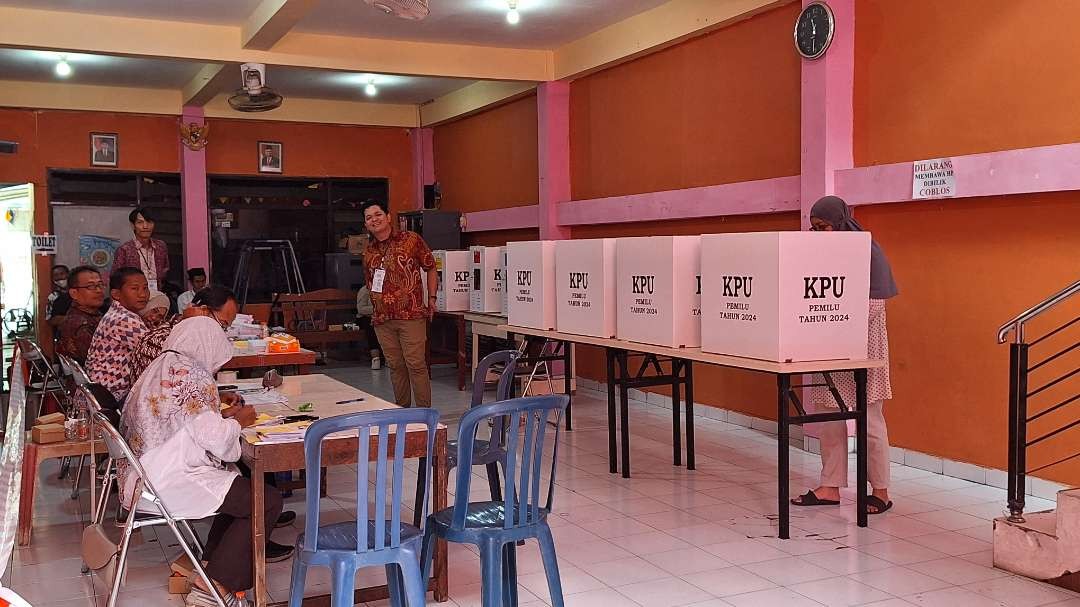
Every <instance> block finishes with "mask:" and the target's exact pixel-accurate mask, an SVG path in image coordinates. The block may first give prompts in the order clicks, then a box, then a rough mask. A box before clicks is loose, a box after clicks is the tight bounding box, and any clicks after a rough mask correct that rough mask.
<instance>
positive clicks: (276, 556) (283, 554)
mask: <svg viewBox="0 0 1080 607" xmlns="http://www.w3.org/2000/svg"><path fill="white" fill-rule="evenodd" d="M292 554H293V547H292V546H286V545H284V544H279V543H277V542H271V541H267V542H266V562H267V563H280V562H281V561H286V560H288V559H289V558H290V557H291V556H292Z"/></svg>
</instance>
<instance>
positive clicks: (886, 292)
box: [810, 196, 900, 299]
mask: <svg viewBox="0 0 1080 607" xmlns="http://www.w3.org/2000/svg"><path fill="white" fill-rule="evenodd" d="M810 216H811V217H817V218H818V219H820V220H822V221H824V222H825V223H827V224H829V225H831V226H832V228H833V229H834V230H836V231H837V232H862V231H864V230H863V227H862V226H861V225H859V222H857V221H855V218H854V217H852V216H851V207H849V206H848V205H847V203H846V202H844V201H843V199H841V198H838V197H836V196H826V197H824V198H822V199H821V200H818V201H817V202H815V203H814V207H813V208H812V209H810ZM899 292H900V291H899V290H897V288H896V281H894V280H893V275H892V266H890V265H889V260H888V259H887V258H886V257H885V251H883V250H882V249H881V246H880V245H878V243H877V242H875V241H873V240H871V241H870V299H889V298H890V297H896V295H897V294H898V293H899Z"/></svg>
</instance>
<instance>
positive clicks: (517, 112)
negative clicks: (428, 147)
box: [434, 95, 539, 212]
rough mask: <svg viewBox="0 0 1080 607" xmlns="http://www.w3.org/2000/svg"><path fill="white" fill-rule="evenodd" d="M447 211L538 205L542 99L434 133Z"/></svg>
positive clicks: (502, 108) (520, 102) (524, 101)
mask: <svg viewBox="0 0 1080 607" xmlns="http://www.w3.org/2000/svg"><path fill="white" fill-rule="evenodd" d="M434 147H435V178H436V179H437V180H438V181H439V184H440V186H441V187H442V207H443V208H445V209H453V210H455V211H466V212H467V211H486V210H489V209H501V208H506V207H514V206H525V205H531V204H536V203H537V201H538V200H539V192H538V190H537V188H538V186H537V183H538V180H539V177H538V175H539V173H538V165H537V139H536V95H529V96H527V97H523V98H521V99H518V100H515V101H511V102H509V103H506V104H503V105H500V106H498V107H495V108H492V109H490V110H486V111H484V112H481V113H479V114H476V115H474V116H469V117H466V118H462V119H460V120H455V121H453V122H449V123H447V124H443V125H439V126H436V127H435V129H434Z"/></svg>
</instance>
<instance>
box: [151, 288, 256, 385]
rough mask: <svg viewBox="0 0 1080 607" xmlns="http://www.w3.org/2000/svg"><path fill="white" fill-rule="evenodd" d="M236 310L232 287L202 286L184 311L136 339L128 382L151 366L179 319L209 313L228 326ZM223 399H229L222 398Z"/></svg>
mask: <svg viewBox="0 0 1080 607" xmlns="http://www.w3.org/2000/svg"><path fill="white" fill-rule="evenodd" d="M238 310H239V307H238V306H237V304H236V296H235V295H234V294H233V292H232V290H231V289H228V288H227V287H223V286H221V285H210V286H209V287H205V288H203V289H201V290H200V291H199V292H198V293H196V294H195V296H194V297H193V298H192V300H191V303H190V304H189V305H188V307H187V308H185V309H184V311H183V313H181V314H177V315H175V316H173V317H172V318H171V319H169V320H167V321H165V322H164V323H162V324H160V325H157V326H156V327H153V328H151V329H150V330H148V331H147V332H146V333H144V334H143V336H142V337H141V338H140V339H139V343H138V345H136V346H135V350H134V351H133V352H132V353H131V359H130V365H131V371H130V373H131V376H130V379H129V381H130V384H131V385H134V384H135V382H136V381H137V380H138V379H139V376H140V375H142V373H143V371H145V370H146V368H147V367H149V366H150V363H152V362H154V359H155V358H157V357H158V356H160V355H161V350H162V348H163V346H164V345H165V340H166V339H168V338H169V334H171V333H172V330H173V327H175V326H176V325H177V324H179V323H180V321H182V320H184V319H185V318H192V317H194V316H209V317H210V318H213V319H214V320H215V321H217V323H218V324H219V325H221V328H222V329H228V328H229V325H231V324H232V322H233V320H234V319H236V313H237V311H238ZM228 394H229V393H225V395H228ZM225 395H223V396H225ZM233 396H235V394H234V395H233ZM223 400H224V402H229V401H228V400H226V399H224V398H223ZM229 404H231V402H229Z"/></svg>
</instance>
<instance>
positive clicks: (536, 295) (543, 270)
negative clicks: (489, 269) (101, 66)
mask: <svg viewBox="0 0 1080 607" xmlns="http://www.w3.org/2000/svg"><path fill="white" fill-rule="evenodd" d="M506 248H507V266H506V275H505V279H506V281H505V284H506V289H505V291H506V293H508V294H509V297H508V301H507V305H508V307H507V312H506V316H507V321H508V322H509V323H510V324H511V325H514V326H518V327H530V328H533V329H541V330H545V331H548V330H553V329H555V301H556V289H555V242H554V241H550V240H541V241H533V242H511V243H509V244H508V245H506Z"/></svg>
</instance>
